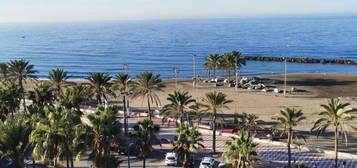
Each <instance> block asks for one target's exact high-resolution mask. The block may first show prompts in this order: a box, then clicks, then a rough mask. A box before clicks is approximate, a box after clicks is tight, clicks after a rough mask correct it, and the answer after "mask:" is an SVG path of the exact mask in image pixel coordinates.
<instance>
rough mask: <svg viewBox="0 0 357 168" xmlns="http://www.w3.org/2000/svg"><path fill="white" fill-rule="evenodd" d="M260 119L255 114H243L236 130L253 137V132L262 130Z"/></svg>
mask: <svg viewBox="0 0 357 168" xmlns="http://www.w3.org/2000/svg"><path fill="white" fill-rule="evenodd" d="M258 118H259V117H258V116H256V115H254V114H247V113H244V112H243V114H242V117H241V118H240V121H239V123H238V126H237V128H236V130H243V131H246V132H247V133H248V136H251V132H252V131H254V132H255V131H257V130H259V129H261V128H262V127H261V126H260V125H259V124H258V123H257V122H258Z"/></svg>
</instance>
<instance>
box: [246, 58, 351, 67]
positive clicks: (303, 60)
mask: <svg viewBox="0 0 357 168" xmlns="http://www.w3.org/2000/svg"><path fill="white" fill-rule="evenodd" d="M244 58H245V60H247V61H273V62H284V60H285V59H286V62H295V63H320V64H347V65H357V61H352V60H343V59H313V58H282V57H263V56H244Z"/></svg>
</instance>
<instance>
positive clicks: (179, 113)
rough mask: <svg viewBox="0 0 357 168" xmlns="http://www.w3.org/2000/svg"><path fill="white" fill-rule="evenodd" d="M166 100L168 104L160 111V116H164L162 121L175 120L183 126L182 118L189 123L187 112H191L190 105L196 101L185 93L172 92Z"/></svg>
mask: <svg viewBox="0 0 357 168" xmlns="http://www.w3.org/2000/svg"><path fill="white" fill-rule="evenodd" d="M167 100H168V101H169V102H170V104H167V105H165V106H164V107H163V108H162V110H161V111H160V115H162V116H164V118H163V121H166V120H167V119H168V118H175V119H176V120H177V119H179V120H180V124H183V123H184V117H186V121H187V122H190V119H189V116H188V112H189V110H191V108H190V107H191V104H192V103H195V102H196V100H195V99H193V98H192V96H190V95H189V93H188V92H187V91H174V93H173V94H169V96H168V98H167Z"/></svg>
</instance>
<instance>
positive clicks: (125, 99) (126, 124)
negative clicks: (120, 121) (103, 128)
mask: <svg viewBox="0 0 357 168" xmlns="http://www.w3.org/2000/svg"><path fill="white" fill-rule="evenodd" d="M121 94H122V95H123V96H124V102H123V104H124V106H123V112H124V132H125V135H126V136H127V135H128V96H130V95H131V93H130V92H121Z"/></svg>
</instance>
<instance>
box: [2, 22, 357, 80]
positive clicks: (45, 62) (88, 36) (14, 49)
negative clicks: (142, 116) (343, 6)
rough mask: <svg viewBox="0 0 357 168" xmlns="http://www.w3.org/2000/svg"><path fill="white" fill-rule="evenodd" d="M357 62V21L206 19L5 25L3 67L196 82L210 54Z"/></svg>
mask: <svg viewBox="0 0 357 168" xmlns="http://www.w3.org/2000/svg"><path fill="white" fill-rule="evenodd" d="M230 50H241V51H242V52H243V54H244V55H254V56H276V57H309V58H326V59H351V60H357V16H348V17H347V16H339V17H320V18H317V17H315V18H268V19H257V18H255V19H253V18H250V19H248V18H246V19H207V20H171V21H169V20H166V21H121V22H101V23H100V22H98V23H61V24H59V23H57V24H0V62H5V61H8V60H11V59H19V58H24V59H29V60H31V62H32V64H35V65H36V69H37V70H38V71H39V74H38V76H39V77H45V76H46V75H47V73H48V70H50V69H52V68H57V67H58V68H64V69H66V70H67V71H69V72H70V74H71V76H72V77H73V78H82V77H83V76H86V75H87V73H88V72H97V71H99V72H100V71H103V72H109V73H116V72H120V71H122V70H123V64H128V65H129V72H130V74H131V75H132V76H135V75H136V74H137V73H138V72H141V71H153V72H155V73H160V74H161V75H162V77H164V78H171V77H172V68H173V67H177V68H178V69H179V77H181V78H184V77H191V76H192V54H196V55H197V69H198V73H199V75H200V76H205V75H206V72H205V71H204V69H203V67H202V63H203V61H204V59H205V57H206V56H207V55H208V54H210V53H224V52H227V51H230ZM288 67H289V68H288V69H289V72H290V73H305V72H310V73H311V72H319V73H357V66H348V65H321V64H294V63H289V64H288ZM283 70H284V67H283V64H282V63H273V62H248V63H247V66H246V67H243V69H242V73H243V74H244V75H262V74H272V73H275V74H280V73H283Z"/></svg>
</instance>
